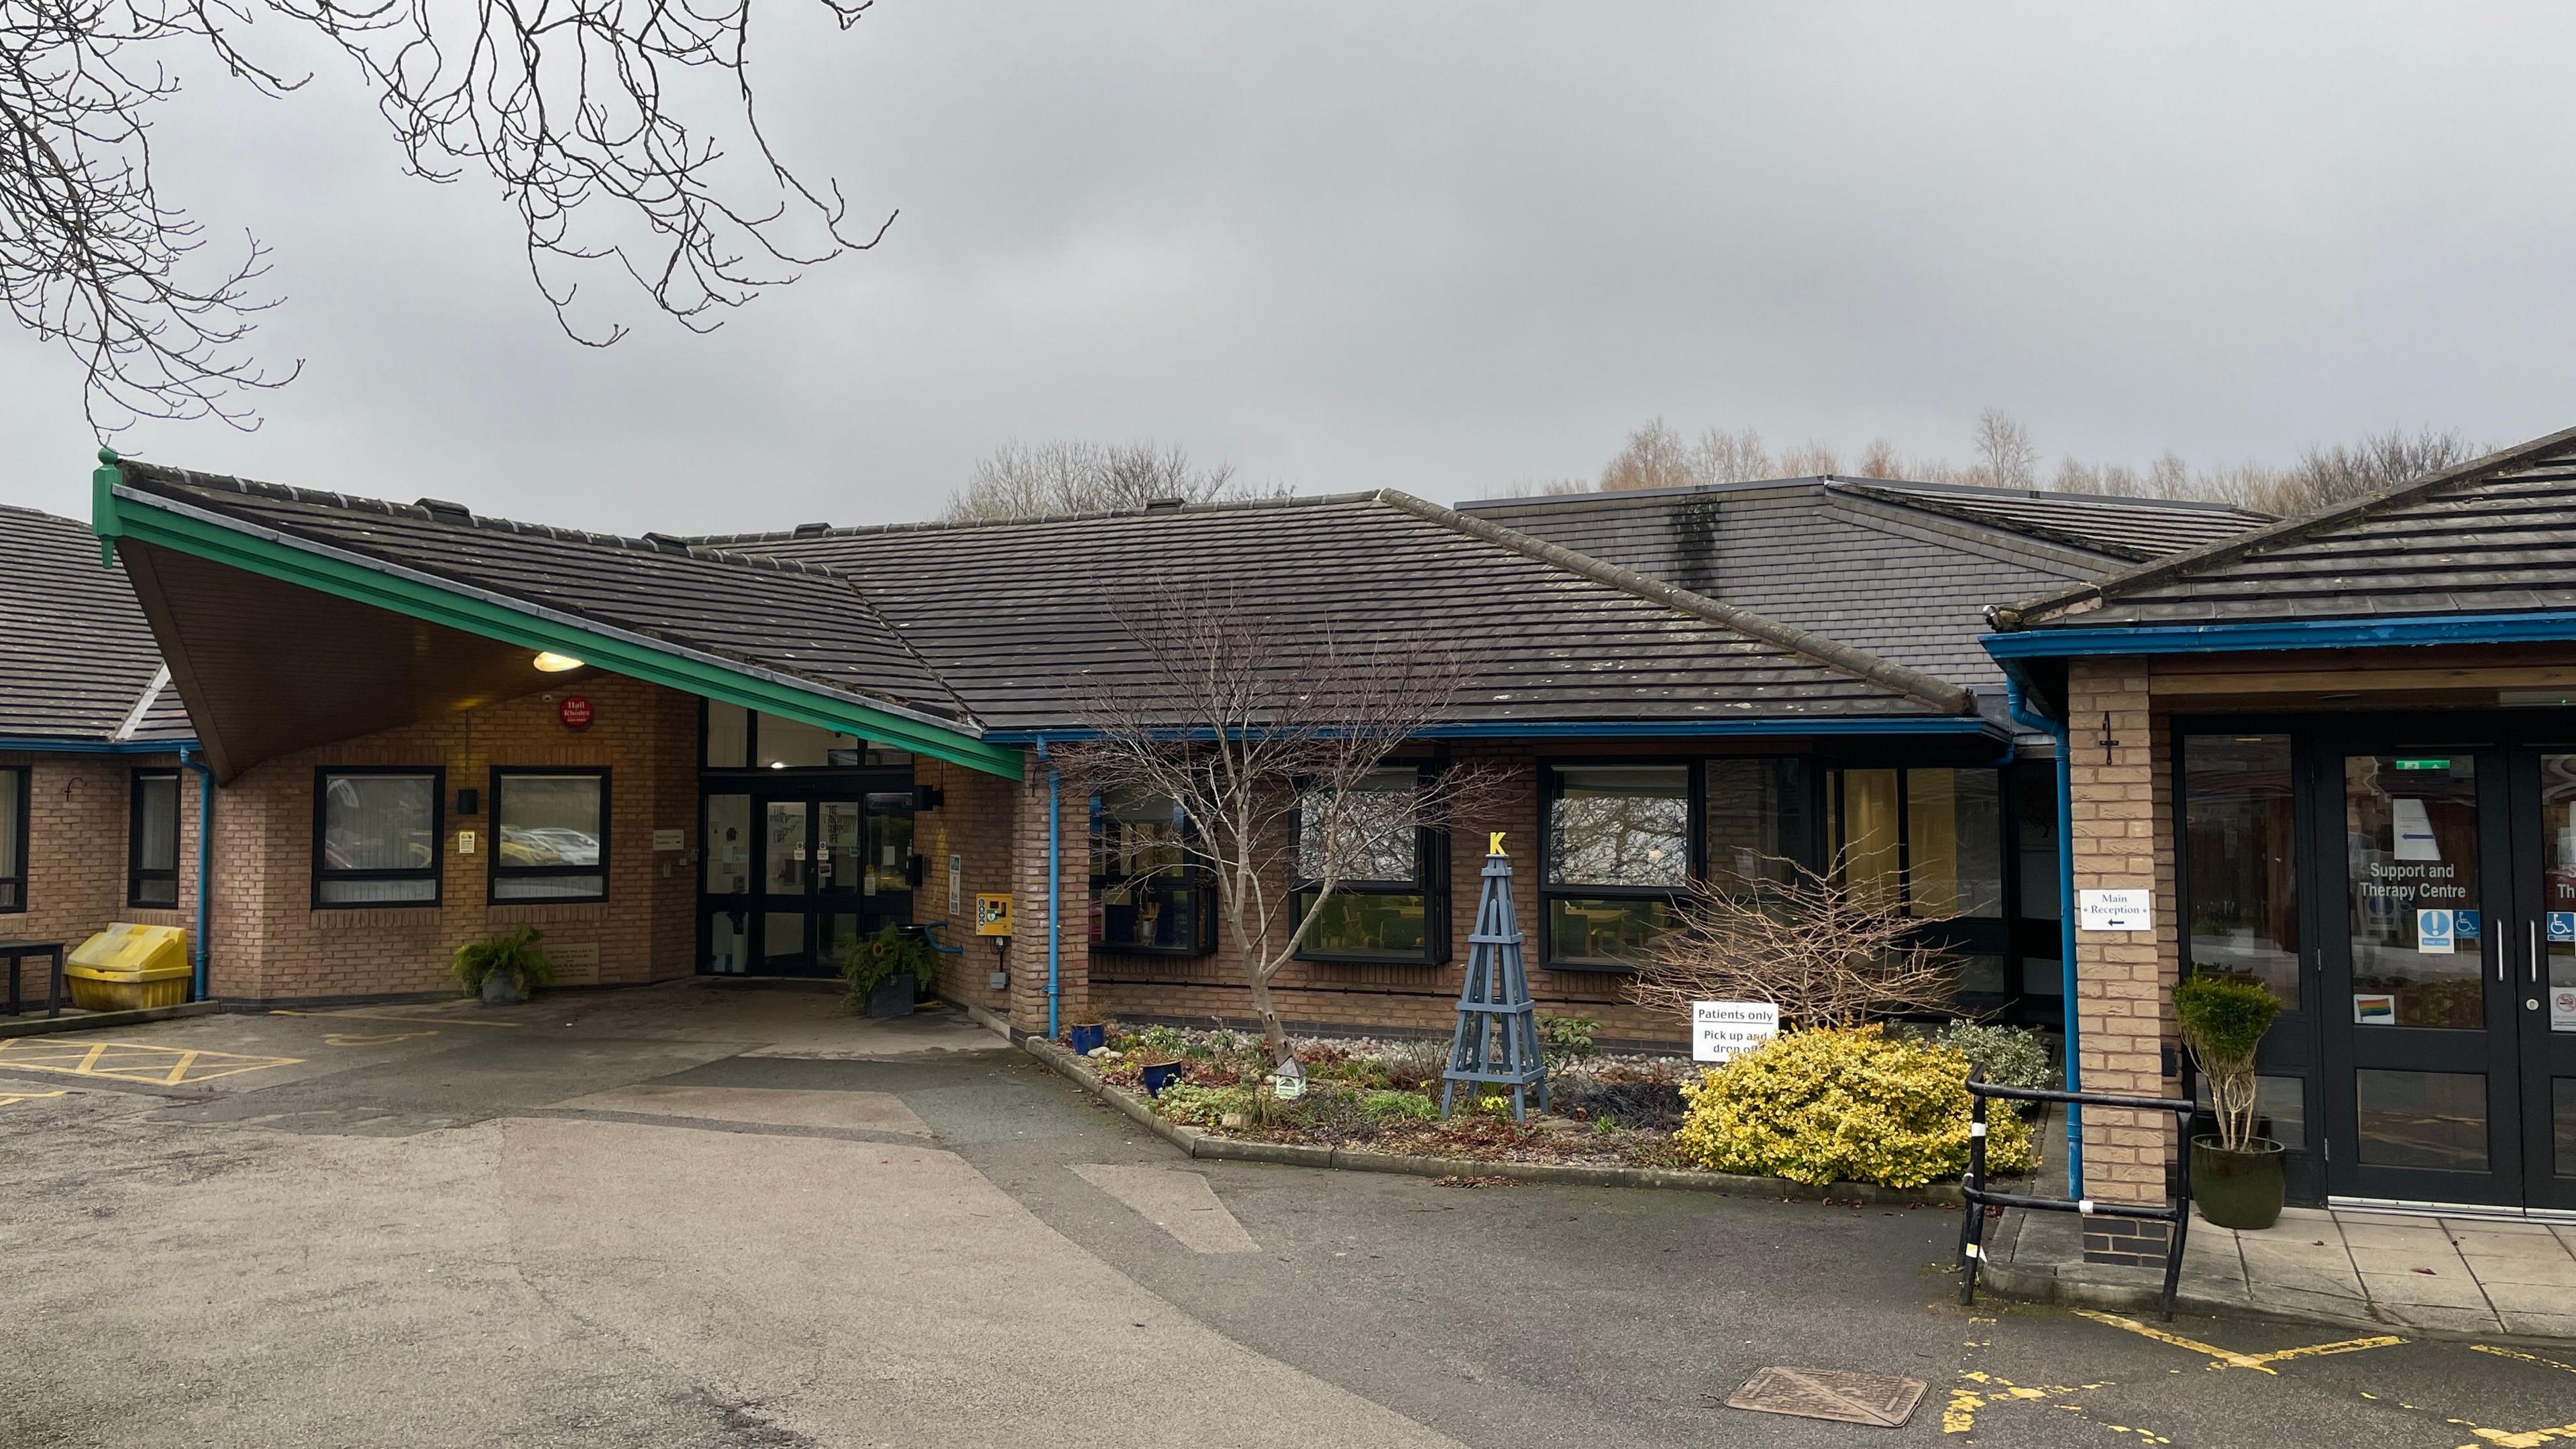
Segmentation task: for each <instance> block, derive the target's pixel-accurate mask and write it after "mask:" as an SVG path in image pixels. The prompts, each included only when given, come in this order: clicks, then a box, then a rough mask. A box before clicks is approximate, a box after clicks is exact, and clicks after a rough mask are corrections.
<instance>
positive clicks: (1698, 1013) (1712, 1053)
mask: <svg viewBox="0 0 2576 1449" xmlns="http://www.w3.org/2000/svg"><path fill="white" fill-rule="evenodd" d="M1779 1034H1780V1008H1779V1006H1778V1005H1777V1004H1776V1003H1774V1002H1769V1001H1694V1002H1692V1003H1691V1060H1692V1061H1695V1062H1723V1061H1729V1060H1732V1059H1733V1058H1735V1057H1736V1056H1738V1055H1740V1054H1742V1053H1744V1052H1749V1051H1751V1050H1753V1049H1754V1048H1755V1047H1758V1046H1760V1045H1762V1044H1763V1043H1764V1042H1766V1041H1769V1040H1770V1039H1771V1038H1773V1037H1775V1036H1778V1035H1779Z"/></svg>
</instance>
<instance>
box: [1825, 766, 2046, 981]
mask: <svg viewBox="0 0 2576 1449" xmlns="http://www.w3.org/2000/svg"><path fill="white" fill-rule="evenodd" d="M1854 770H1886V771H1888V772H1889V773H1891V774H1893V775H1895V776H1896V898H1897V901H1898V903H1899V904H1900V905H1902V906H1903V907H1904V910H1905V914H1906V915H1908V916H1912V915H1913V914H1914V784H1913V781H1912V780H1911V779H1910V778H1909V777H1910V776H1911V775H1912V773H1913V772H1914V771H1916V770H1954V771H1964V770H1982V771H1984V772H1986V773H1987V774H1990V775H1993V776H1994V777H1995V843H1996V848H1997V851H1998V855H1997V857H1996V858H1997V862H1998V864H1997V868H1998V870H1999V872H2000V876H1999V878H1998V880H1997V886H1998V888H1999V889H1998V890H1997V893H1996V900H1995V911H1996V914H1994V915H1991V916H1953V917H1950V918H1948V919H1946V920H1944V919H1940V918H1937V917H1928V918H1925V919H1924V921H1923V924H1922V925H1921V926H1920V927H1918V928H1917V939H1919V940H1922V941H1924V942H1925V943H1926V944H1929V945H1932V946H1934V947H1936V948H1938V949H1940V950H1943V951H1948V952H1950V953H1952V954H1954V955H1959V956H1992V957H1996V958H1999V959H2000V960H2001V961H2002V963H2003V972H2004V976H2003V989H2002V990H2001V991H1999V992H1990V991H1962V992H1960V993H1959V1000H1960V1001H1961V1002H1962V1003H1964V1004H1965V1006H1967V1007H1973V1008H1974V1011H1973V1012H1971V1013H1970V1014H1973V1015H1982V1014H1984V1013H1988V1012H1991V1011H1993V1010H1995V1009H1996V1008H1997V1007H1999V1006H2006V1005H2010V1004H2012V1003H2017V1002H2019V1001H2021V1000H2023V999H2024V997H2025V996H2026V994H2027V993H2025V992H2024V991H2023V990H2022V986H2023V983H2022V981H2021V978H2020V958H2019V954H2018V952H2017V951H2016V950H2015V948H2014V934H2013V926H2014V922H2015V919H2016V917H2015V916H2014V911H2015V909H2016V907H2017V905H2018V902H2017V899H2016V896H2015V891H2016V888H2017V887H2016V883H2015V876H2016V873H2017V872H2018V870H2019V868H2020V862H2019V859H2018V854H2017V852H2018V849H2019V841H2020V836H2019V831H2020V827H2021V822H2020V821H2019V819H2018V818H2016V817H2015V816H2014V814H2013V807H2014V799H2013V794H2012V790H2013V781H2012V771H2011V770H2010V769H2009V768H2008V767H2007V766H2005V765H1998V764H1988V763H1979V762H1976V761H1964V762H1961V761H1948V760H1904V761H1901V762H1899V763H1896V764H1892V765H1890V764H1858V763H1855V762H1852V761H1849V760H1838V761H1835V762H1834V763H1833V764H1831V765H1829V766H1827V767H1826V768H1825V770H1824V771H1823V774H1824V776H1825V779H1824V782H1823V788H1824V793H1825V815H1824V819H1823V820H1822V821H1821V822H1820V824H1822V826H1823V827H1824V838H1825V841H1826V842H1827V843H1828V844H1834V843H1840V844H1841V845H1843V846H1846V847H1847V846H1848V844H1849V841H1850V832H1849V830H1848V829H1847V828H1846V826H1845V823H1844V819H1843V814H1844V812H1843V806H1844V794H1845V791H1844V786H1845V784H1846V783H1847V782H1846V780H1845V777H1846V776H1847V775H1849V774H1850V773H1851V772H1852V771H1854ZM2061 828H2063V827H2062V825H2061ZM1827 853H1828V854H1831V853H1832V852H1831V851H1828V852H1827ZM2049 924H2050V926H2051V927H2052V928H2054V926H2055V925H2056V923H2055V922H2053V921H2052V922H2050V923H2049Z"/></svg>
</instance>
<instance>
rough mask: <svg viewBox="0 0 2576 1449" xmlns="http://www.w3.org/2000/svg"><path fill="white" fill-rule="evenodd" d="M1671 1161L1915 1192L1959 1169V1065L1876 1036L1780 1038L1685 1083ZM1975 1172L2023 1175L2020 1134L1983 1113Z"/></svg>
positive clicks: (1962, 1091)
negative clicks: (1676, 1157) (1982, 1158)
mask: <svg viewBox="0 0 2576 1449" xmlns="http://www.w3.org/2000/svg"><path fill="white" fill-rule="evenodd" d="M1682 1096H1683V1098H1684V1099H1685V1100H1686V1101H1687V1102H1688V1103H1689V1110H1688V1111H1687V1112H1686V1113H1685V1115H1684V1116H1683V1118H1682V1125H1681V1127H1680V1129H1679V1130H1678V1131H1676V1132H1674V1133H1673V1147H1674V1149H1675V1150H1676V1151H1677V1152H1679V1153H1680V1154H1681V1155H1682V1156H1684V1157H1686V1158H1688V1159H1690V1160H1691V1161H1693V1162H1696V1163H1699V1164H1700V1165H1701V1166H1703V1167H1708V1168H1713V1169H1715V1170H1717V1171H1720V1172H1741V1173H1749V1174H1753V1175H1756V1176H1762V1177H1782V1178H1787V1179H1788V1180H1789V1181H1791V1182H1803V1183H1808V1184H1811V1185H1814V1186H1818V1187H1821V1186H1824V1185H1825V1184H1827V1183H1832V1182H1844V1181H1848V1182H1875V1183H1882V1184H1885V1185H1886V1186H1889V1187H1920V1186H1922V1185H1923V1184H1925V1183H1927V1182H1931V1181H1934V1180H1935V1179H1938V1178H1945V1177H1956V1176H1958V1175H1959V1174H1961V1173H1963V1172H1965V1171H1967V1168H1968V1117H1969V1100H1968V1059H1967V1058H1966V1057H1965V1056H1962V1055H1961V1054H1960V1053H1958V1052H1955V1051H1951V1050H1948V1049H1946V1048H1943V1047H1938V1046H1933V1045H1931V1044H1929V1043H1925V1042H1919V1041H1905V1040H1899V1039H1894V1038H1891V1037H1889V1036H1887V1035H1886V1034H1885V1033H1884V1032H1882V1031H1881V1030H1880V1029H1879V1028H1878V1027H1877V1026H1864V1027H1855V1028H1846V1029H1823V1030H1815V1031H1797V1032H1789V1033H1786V1034H1784V1035H1782V1036H1778V1037H1774V1038H1772V1039H1771V1040H1770V1041H1768V1042H1766V1043H1764V1044H1763V1045H1762V1046H1761V1047H1759V1048H1757V1049H1756V1050H1753V1051H1750V1052H1746V1053H1745V1054H1743V1055H1742V1056H1739V1057H1737V1058H1736V1059H1735V1060H1733V1061H1731V1062H1728V1063H1727V1064H1726V1065H1724V1066H1722V1067H1718V1068H1716V1069H1714V1070H1712V1071H1710V1072H1709V1073H1708V1074H1707V1075H1706V1076H1705V1077H1703V1078H1702V1079H1701V1080H1700V1081H1699V1082H1698V1083H1696V1084H1685V1085H1684V1086H1683V1087H1682ZM1987 1132H1988V1136H1987V1139H1986V1170H1987V1171H1988V1172H1989V1173H1992V1174H1995V1175H1999V1176H2001V1175H2011V1174H2015V1173H2022V1172H2027V1171H2029V1170H2030V1167H2031V1139H2030V1127H2029V1124H2027V1123H2025V1122H2023V1121H2022V1120H2021V1118H2020V1117H2019V1116H2017V1115H2016V1114H2014V1113H2011V1112H1996V1113H1992V1114H1990V1120H1989V1122H1988V1125H1987Z"/></svg>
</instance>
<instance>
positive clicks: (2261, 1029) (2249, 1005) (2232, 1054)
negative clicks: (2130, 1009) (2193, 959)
mask: <svg viewBox="0 0 2576 1449" xmlns="http://www.w3.org/2000/svg"><path fill="white" fill-rule="evenodd" d="M2173 1003H2174V1018H2175V1020H2176V1022H2177V1023H2178V1024H2179V1025H2180V1026H2181V1028H2182V1042H2183V1045H2184V1046H2186V1047H2189V1048H2190V1049H2191V1060H2192V1063H2193V1065H2195V1066H2197V1067H2198V1068H2200V1074H2201V1076H2203V1077H2204V1078H2207V1079H2208V1082H2209V1098H2210V1103H2211V1105H2212V1106H2213V1107H2215V1108H2216V1109H2217V1113H2218V1145H2219V1148H2220V1150H2222V1151H2226V1152H2243V1151H2245V1150H2246V1147H2247V1145H2248V1144H2249V1143H2251V1142H2252V1141H2253V1140H2254V1049H2255V1048H2256V1047H2259V1046H2261V1045H2262V1044H2263V1033H2265V1032H2267V1031H2270V1030H2271V1029H2272V1018H2274V1017H2276V1016H2279V1015H2280V1014H2281V1001H2280V998H2278V997H2276V996H2274V995H2273V994H2272V993H2271V992H2270V991H2268V990H2266V989H2265V988H2263V987H2261V986H2258V985H2256V984H2254V983H2253V982H2251V981H2247V980H2243V979H2241V978H2237V977H2228V976H2186V977H2184V978H2183V979H2182V980H2180V981H2177V982H2175V983H2174V990H2173Z"/></svg>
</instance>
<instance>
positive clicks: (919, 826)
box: [912, 755, 1046, 1030]
mask: <svg viewBox="0 0 2576 1449" xmlns="http://www.w3.org/2000/svg"><path fill="white" fill-rule="evenodd" d="M913 781H914V783H915V784H919V785H932V786H936V787H938V789H939V791H940V794H941V797H942V798H941V803H940V804H939V805H938V806H937V807H936V808H935V809H931V810H924V811H920V812H918V813H916V814H915V815H914V816H913V818H912V838H913V849H915V850H917V851H919V852H921V854H922V855H923V856H924V857H925V859H924V861H923V865H922V877H921V888H920V889H919V890H917V891H915V892H913V897H912V918H913V919H914V920H916V921H925V922H926V921H940V920H944V921H946V922H947V923H948V925H947V927H946V929H944V930H940V931H937V932H934V933H933V934H935V935H936V936H937V937H938V938H939V940H940V941H941V942H942V943H943V944H946V945H951V946H959V947H962V948H963V949H962V950H961V951H960V952H959V953H958V954H957V955H954V956H948V955H943V956H941V957H940V958H939V994H940V995H941V996H942V997H945V998H946V999H948V1000H950V1001H965V1002H972V1003H974V1004H975V1005H977V1006H981V1007H984V1008H986V1009H988V1010H991V1011H994V1012H998V1013H1001V1014H1004V1015H1009V1014H1010V1013H1011V1011H1012V1005H1011V996H1012V993H1011V992H1008V991H996V990H994V989H993V988H992V986H991V985H990V984H989V981H990V978H991V976H992V973H993V965H994V960H995V958H994V954H993V943H992V942H991V941H990V940H989V939H980V938H978V937H977V936H976V934H975V897H976V896H977V895H979V894H982V893H984V892H986V891H1010V892H1016V891H1017V890H1018V889H1019V885H1018V882H1017V881H1016V880H1015V879H1014V877H1013V871H1014V868H1015V867H1014V865H1013V861H1014V858H1015V853H1016V851H1017V847H1018V841H1019V836H1018V829H1017V827H1018V812H1019V808H1020V799H1021V797H1022V796H1023V795H1024V794H1026V793H1027V791H1026V788H1025V787H1024V786H1023V785H1022V784H1021V783H1020V782H1018V781H1016V780H1005V779H1001V778H999V777H998V776H994V775H987V774H984V773H982V772H980V771H976V770H970V769H967V768H966V767H965V766H963V765H952V764H948V763H946V762H945V761H941V760H934V759H931V758H930V757H929V756H927V755H922V756H917V757H916V759H915V763H914V765H913ZM1041 803H1043V801H1041ZM951 855H954V856H957V857H959V858H960V861H961V863H962V865H963V867H964V878H963V879H962V880H961V881H960V882H959V884H958V898H957V902H956V904H955V905H954V906H953V907H952V906H951V905H950V904H949V900H948V858H949V857H950V856H951ZM1015 904H1016V897H1015ZM1044 904H1045V902H1044V897H1043V895H1041V896H1040V899H1039V905H1040V907H1041V909H1042V908H1043V906H1044ZM1039 920H1040V917H1039V915H1038V914H1037V913H1034V912H1033V913H1030V914H1027V915H1024V916H1021V917H1020V918H1019V920H1018V921H1016V922H1015V923H1014V924H1015V925H1016V926H1018V927H1019V928H1020V929H1021V931H1022V936H1021V938H1020V939H1018V940H1014V941H1012V942H1011V943H1010V947H1009V949H1008V952H1007V954H1006V955H1005V956H1003V957H1002V958H1001V959H1002V962H1003V965H1004V968H1005V969H1006V970H1008V971H1009V972H1010V973H1011V977H1012V982H1013V984H1014V986H1016V985H1018V984H1019V983H1020V982H1021V981H1023V980H1025V979H1027V977H1028V976H1029V975H1030V974H1031V973H1035V974H1036V975H1037V976H1038V978H1039V986H1040V988H1041V989H1043V987H1044V985H1045V981H1044V978H1045V975H1046V946H1045V942H1044V939H1043V937H1041V936H1038V935H1035V934H1031V932H1030V928H1031V927H1034V926H1035V925H1036V924H1037V923H1038V922H1039ZM1045 1025H1046V1020H1045V1015H1044V1012H1043V1009H1041V1012H1040V1015H1039V1017H1038V1022H1037V1027H1036V1029H1038V1030H1043V1029H1044V1028H1045Z"/></svg>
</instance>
